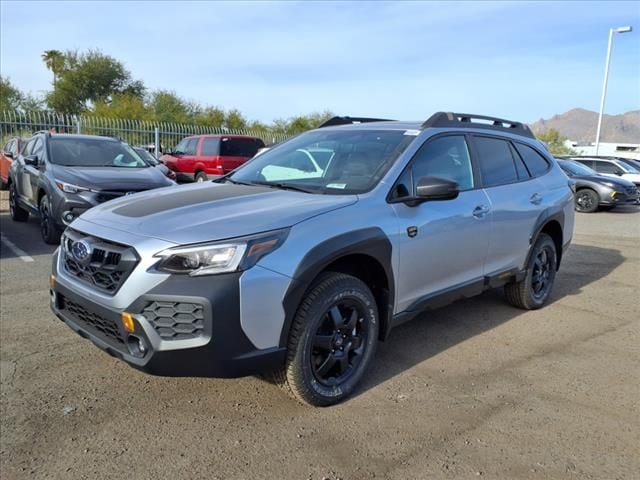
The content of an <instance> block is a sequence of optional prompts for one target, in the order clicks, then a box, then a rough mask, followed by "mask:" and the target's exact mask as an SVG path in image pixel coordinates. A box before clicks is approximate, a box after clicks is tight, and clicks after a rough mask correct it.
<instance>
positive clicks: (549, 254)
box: [504, 233, 558, 310]
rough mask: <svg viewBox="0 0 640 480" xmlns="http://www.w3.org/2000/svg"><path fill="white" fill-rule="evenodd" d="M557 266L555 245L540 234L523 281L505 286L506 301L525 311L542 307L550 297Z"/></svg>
mask: <svg viewBox="0 0 640 480" xmlns="http://www.w3.org/2000/svg"><path fill="white" fill-rule="evenodd" d="M557 265H558V262H557V252H556V244H555V242H554V241H553V239H552V238H551V237H550V236H549V235H547V234H546V233H541V234H540V235H539V236H538V239H537V240H536V243H535V244H534V246H533V249H532V250H531V255H530V256H529V262H528V264H527V270H526V272H525V277H524V279H522V280H521V281H519V282H517V283H510V284H507V285H505V287H504V293H505V295H506V297H507V301H508V302H509V303H510V304H511V305H513V306H514V307H518V308H523V309H525V310H535V309H538V308H541V307H543V306H544V304H545V303H546V302H547V300H548V299H549V296H550V295H551V290H552V289H553V282H554V280H555V278H556V267H557Z"/></svg>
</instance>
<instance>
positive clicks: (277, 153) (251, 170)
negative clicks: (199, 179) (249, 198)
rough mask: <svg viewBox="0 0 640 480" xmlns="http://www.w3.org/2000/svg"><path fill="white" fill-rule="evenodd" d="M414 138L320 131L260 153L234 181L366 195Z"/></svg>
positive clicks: (380, 132) (370, 132)
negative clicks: (364, 193)
mask: <svg viewBox="0 0 640 480" xmlns="http://www.w3.org/2000/svg"><path fill="white" fill-rule="evenodd" d="M414 139H415V136H412V135H405V131H404V130H343V131H336V130H333V131H326V130H316V131H312V132H308V133H304V134H302V135H299V136H297V137H295V138H293V139H291V140H289V141H287V142H285V143H283V144H281V145H278V146H277V147H275V148H273V149H271V150H269V151H267V152H265V153H263V154H261V155H260V156H258V157H255V158H254V159H253V160H251V161H249V162H248V163H245V164H244V165H243V166H242V167H240V168H239V169H238V170H236V171H235V173H234V174H233V175H232V176H231V177H230V179H231V180H232V181H236V182H242V183H254V184H266V185H274V186H280V187H282V186H288V187H297V188H299V189H304V190H306V191H310V192H312V193H329V194H345V193H350V194H353V193H363V192H366V191H369V190H371V189H372V188H373V187H374V186H375V185H376V184H377V183H378V182H379V181H380V179H381V178H382V177H383V176H384V174H385V173H386V172H387V170H388V169H389V167H390V166H391V165H392V164H393V162H394V161H395V160H396V159H397V158H398V156H399V155H400V154H401V153H402V152H403V151H404V149H405V148H406V147H407V145H409V144H410V143H411V142H412V141H413V140H414Z"/></svg>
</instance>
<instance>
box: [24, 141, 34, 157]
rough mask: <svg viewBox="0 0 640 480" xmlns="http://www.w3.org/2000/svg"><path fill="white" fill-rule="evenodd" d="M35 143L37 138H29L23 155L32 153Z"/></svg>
mask: <svg viewBox="0 0 640 480" xmlns="http://www.w3.org/2000/svg"><path fill="white" fill-rule="evenodd" d="M34 143H36V139H35V138H32V139H31V140H29V142H28V143H27V144H26V145H25V147H24V149H23V150H22V155H24V156H25V157H26V156H27V155H31V150H32V149H33V144H34Z"/></svg>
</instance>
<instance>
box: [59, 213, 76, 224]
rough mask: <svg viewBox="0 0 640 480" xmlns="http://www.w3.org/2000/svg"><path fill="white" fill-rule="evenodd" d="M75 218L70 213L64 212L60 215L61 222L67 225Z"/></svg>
mask: <svg viewBox="0 0 640 480" xmlns="http://www.w3.org/2000/svg"><path fill="white" fill-rule="evenodd" d="M75 218H76V216H75V215H74V214H73V213H71V212H64V213H63V214H62V220H64V222H65V223H67V224H68V223H71V222H73V220H74V219H75Z"/></svg>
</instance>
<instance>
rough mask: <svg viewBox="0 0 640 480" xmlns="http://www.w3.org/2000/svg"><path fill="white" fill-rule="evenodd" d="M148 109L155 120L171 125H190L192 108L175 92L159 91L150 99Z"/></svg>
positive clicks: (153, 93)
mask: <svg viewBox="0 0 640 480" xmlns="http://www.w3.org/2000/svg"><path fill="white" fill-rule="evenodd" d="M148 108H149V111H150V113H151V117H152V119H153V120H155V121H157V122H169V123H189V120H190V119H191V117H192V115H190V112H191V110H192V106H191V105H189V104H188V103H187V102H186V101H185V100H183V99H182V98H180V97H179V96H178V95H177V94H176V93H175V92H171V91H168V90H157V91H155V92H152V93H151V95H150V96H149V99H148Z"/></svg>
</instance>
